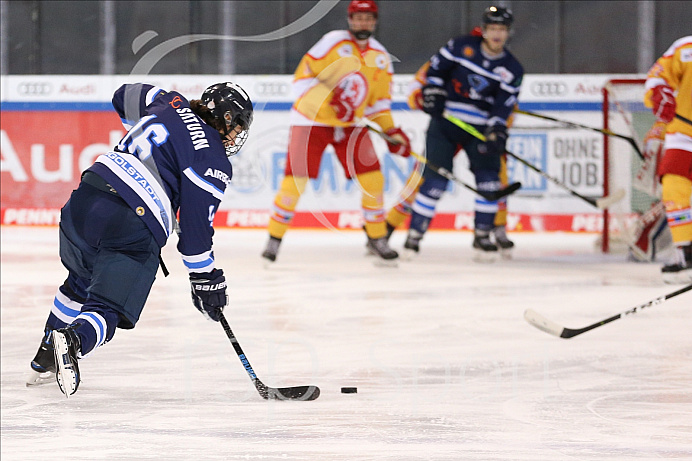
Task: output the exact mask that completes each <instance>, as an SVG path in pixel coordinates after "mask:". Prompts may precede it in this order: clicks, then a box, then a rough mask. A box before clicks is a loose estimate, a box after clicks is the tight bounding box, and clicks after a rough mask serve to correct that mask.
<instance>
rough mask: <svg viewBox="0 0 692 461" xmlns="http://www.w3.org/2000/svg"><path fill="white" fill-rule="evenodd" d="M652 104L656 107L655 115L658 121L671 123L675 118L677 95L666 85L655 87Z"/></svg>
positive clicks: (654, 108) (654, 109)
mask: <svg viewBox="0 0 692 461" xmlns="http://www.w3.org/2000/svg"><path fill="white" fill-rule="evenodd" d="M651 102H653V105H654V106H653V111H654V115H655V116H656V118H657V119H658V120H660V121H662V122H664V123H670V121H671V120H673V118H675V95H674V94H673V89H672V88H671V87H669V86H666V85H658V86H656V87H654V89H653V94H652V95H651Z"/></svg>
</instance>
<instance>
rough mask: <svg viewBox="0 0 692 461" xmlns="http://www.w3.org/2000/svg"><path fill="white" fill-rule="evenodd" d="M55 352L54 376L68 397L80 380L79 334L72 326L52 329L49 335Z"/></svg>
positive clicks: (75, 389) (75, 390)
mask: <svg viewBox="0 0 692 461" xmlns="http://www.w3.org/2000/svg"><path fill="white" fill-rule="evenodd" d="M51 341H52V342H53V347H54V352H55V366H56V373H55V377H56V380H57V382H58V386H59V387H60V390H61V391H62V393H63V394H65V397H69V396H71V395H72V394H74V393H75V392H77V388H78V387H79V382H80V381H81V378H80V375H79V364H78V362H77V361H78V358H77V355H78V353H79V351H80V349H81V344H80V341H79V336H77V333H75V331H74V327H67V328H61V329H59V330H53V333H52V335H51Z"/></svg>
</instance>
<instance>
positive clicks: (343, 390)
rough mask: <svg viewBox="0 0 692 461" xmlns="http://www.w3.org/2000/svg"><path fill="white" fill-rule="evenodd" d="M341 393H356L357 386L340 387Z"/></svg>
mask: <svg viewBox="0 0 692 461" xmlns="http://www.w3.org/2000/svg"><path fill="white" fill-rule="evenodd" d="M341 393H342V394H357V393H358V388H357V387H342V388H341Z"/></svg>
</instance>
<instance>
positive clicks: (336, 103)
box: [329, 86, 356, 123]
mask: <svg viewBox="0 0 692 461" xmlns="http://www.w3.org/2000/svg"><path fill="white" fill-rule="evenodd" d="M329 105H330V106H331V107H332V109H334V112H336V118H338V119H339V120H341V121H342V122H347V123H348V122H352V121H353V117H354V115H355V113H356V111H355V110H354V108H353V105H352V104H351V102H350V101H349V99H348V97H346V94H345V91H344V88H343V87H341V86H337V87H335V88H334V89H333V90H332V100H331V101H329Z"/></svg>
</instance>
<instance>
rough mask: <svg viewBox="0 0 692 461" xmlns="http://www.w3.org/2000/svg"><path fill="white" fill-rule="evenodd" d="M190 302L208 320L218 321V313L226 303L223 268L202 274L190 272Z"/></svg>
mask: <svg viewBox="0 0 692 461" xmlns="http://www.w3.org/2000/svg"><path fill="white" fill-rule="evenodd" d="M190 285H191V286H192V304H194V305H195V307H196V308H197V310H198V311H200V312H201V313H202V315H204V316H205V317H206V318H208V319H209V320H213V321H214V322H218V321H219V315H220V314H221V312H223V308H224V307H226V304H228V296H227V295H226V277H224V275H223V270H221V269H214V270H213V271H212V272H205V273H203V274H195V273H193V274H190Z"/></svg>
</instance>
